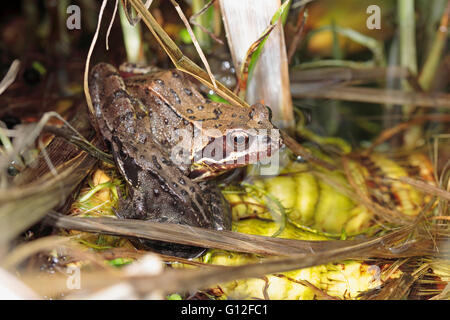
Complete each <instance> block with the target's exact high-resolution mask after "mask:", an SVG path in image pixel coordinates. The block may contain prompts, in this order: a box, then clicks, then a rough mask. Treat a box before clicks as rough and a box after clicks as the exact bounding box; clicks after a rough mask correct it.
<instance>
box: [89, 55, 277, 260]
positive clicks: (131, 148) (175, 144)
mask: <svg viewBox="0 0 450 320" xmlns="http://www.w3.org/2000/svg"><path fill="white" fill-rule="evenodd" d="M128 69H129V65H128ZM121 70H122V68H121ZM145 72H146V70H145V69H144V71H142V70H138V71H136V69H135V70H132V72H131V73H130V72H122V73H119V71H118V70H117V69H116V68H115V67H113V66H112V65H109V64H105V63H100V64H98V65H96V66H95V67H94V68H93V69H92V72H91V75H90V81H89V90H90V93H91V96H92V102H93V105H94V109H95V118H96V120H97V122H98V127H99V130H100V133H101V134H102V135H103V137H104V139H105V140H106V141H107V142H108V143H109V144H110V146H111V149H112V153H113V156H114V160H115V162H116V164H117V167H118V169H119V171H120V172H121V174H122V175H123V176H124V178H125V180H126V182H127V185H128V187H129V196H128V197H127V199H126V200H123V199H121V201H120V203H119V209H118V212H117V215H118V217H120V218H128V219H142V220H151V221H157V222H168V223H177V224H185V225H190V226H196V227H203V228H212V229H217V230H223V229H230V228H231V215H230V208H229V205H228V203H227V202H226V200H225V199H224V198H223V196H222V194H221V192H220V190H219V189H218V188H217V187H216V186H214V185H213V184H212V183H211V182H210V181H209V180H206V179H208V178H212V177H215V176H217V175H219V174H221V173H223V172H225V171H227V170H230V169H233V168H236V167H241V166H244V165H247V164H249V163H254V162H256V161H258V160H260V159H262V158H265V157H267V156H270V155H271V154H272V153H274V152H275V151H277V149H278V148H279V146H280V141H279V140H277V139H272V140H271V132H273V131H271V130H275V128H274V127H273V125H272V124H271V122H270V110H269V109H268V108H267V107H264V106H263V105H260V104H257V105H254V106H252V107H251V108H245V107H235V106H231V105H228V104H223V103H217V102H212V101H210V100H209V99H206V98H205V97H204V96H203V95H202V94H201V93H200V92H199V91H197V90H196V88H195V87H194V85H193V83H192V82H191V81H190V80H189V79H188V77H187V76H186V75H185V74H183V73H182V72H180V71H178V70H169V71H167V70H166V71H157V72H154V70H153V71H152V72H149V73H145ZM264 132H266V135H264ZM140 242H141V243H142V244H143V245H144V246H145V247H150V248H153V249H156V250H157V251H160V252H162V253H165V254H172V255H177V256H182V257H193V256H196V255H199V254H200V253H201V252H203V249H200V248H195V247H190V246H181V245H174V244H170V243H166V242H164V243H163V242H156V241H150V240H140Z"/></svg>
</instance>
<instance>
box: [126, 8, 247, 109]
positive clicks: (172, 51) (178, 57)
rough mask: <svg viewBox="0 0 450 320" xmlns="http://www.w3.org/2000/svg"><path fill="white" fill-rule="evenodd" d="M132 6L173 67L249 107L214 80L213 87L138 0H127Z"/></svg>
mask: <svg viewBox="0 0 450 320" xmlns="http://www.w3.org/2000/svg"><path fill="white" fill-rule="evenodd" d="M128 1H129V2H130V3H131V4H132V5H133V7H134V9H135V10H136V11H137V12H138V13H139V14H140V15H141V16H142V20H143V21H144V23H145V24H146V25H147V27H148V28H149V30H150V31H151V32H152V34H153V35H154V36H155V38H156V40H157V41H158V43H159V44H160V45H161V47H162V48H163V49H164V51H166V53H167V55H168V56H169V58H170V59H171V60H172V62H173V64H174V65H175V67H176V68H177V69H179V70H181V71H183V72H186V73H188V74H190V75H192V76H193V77H194V78H196V79H197V80H199V81H200V82H202V83H203V84H204V85H206V86H207V87H209V88H210V89H211V90H215V91H216V93H217V94H218V95H220V96H221V97H222V98H224V99H225V100H227V101H228V102H230V103H231V104H233V105H235V106H240V107H242V106H243V107H249V105H248V104H247V103H246V102H245V101H243V100H242V99H240V98H239V97H238V96H236V95H235V94H234V93H233V92H232V91H230V90H229V89H228V88H227V87H225V86H224V85H223V84H221V83H220V82H219V81H216V85H217V89H216V88H215V87H214V85H213V83H211V80H210V78H209V75H208V73H207V72H206V71H204V70H203V69H202V68H200V67H199V66H198V65H197V64H195V63H194V62H193V61H192V60H190V59H189V58H188V57H186V56H185V55H183V53H182V52H181V50H180V49H179V48H178V46H177V45H176V44H175V42H174V41H173V40H172V39H171V38H170V37H169V35H168V34H167V33H166V32H165V31H164V29H163V28H161V26H160V25H159V24H158V22H156V20H155V18H154V17H153V16H152V14H151V13H150V12H149V11H148V10H147V9H146V8H145V7H144V6H143V4H142V3H141V2H140V1H139V0H128Z"/></svg>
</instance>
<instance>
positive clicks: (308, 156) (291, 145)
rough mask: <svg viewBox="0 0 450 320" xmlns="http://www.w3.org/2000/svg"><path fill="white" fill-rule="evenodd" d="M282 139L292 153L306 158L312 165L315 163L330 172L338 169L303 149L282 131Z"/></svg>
mask: <svg viewBox="0 0 450 320" xmlns="http://www.w3.org/2000/svg"><path fill="white" fill-rule="evenodd" d="M281 137H282V138H283V142H284V143H285V144H286V146H287V147H288V148H289V149H290V150H292V152H293V153H294V154H295V155H296V156H299V157H302V158H304V159H305V160H307V161H310V162H311V163H314V164H316V165H318V166H321V167H323V168H325V169H328V170H331V171H333V170H336V167H335V166H334V165H333V164H331V163H329V162H326V161H324V160H322V159H319V158H317V157H315V156H314V155H312V154H311V153H310V152H309V151H307V150H306V149H305V148H304V147H302V146H301V145H300V144H299V143H298V142H297V141H295V139H293V138H292V137H290V136H289V135H288V134H287V133H286V132H285V131H283V130H282V131H281Z"/></svg>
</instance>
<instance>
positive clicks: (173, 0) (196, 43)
mask: <svg viewBox="0 0 450 320" xmlns="http://www.w3.org/2000/svg"><path fill="white" fill-rule="evenodd" d="M170 1H171V2H172V4H173V6H174V7H175V10H177V13H178V15H179V16H180V18H181V20H182V21H183V23H184V25H185V26H186V29H187V31H188V33H189V35H190V36H191V39H192V43H193V44H194V46H195V49H196V50H197V53H198V54H199V56H200V59H201V60H202V62H203V65H204V66H205V68H206V71H207V72H208V75H209V78H210V79H211V83H212V84H213V85H214V88H215V89H217V84H216V78H215V77H214V75H213V73H212V72H211V68H210V67H209V63H208V60H207V59H206V57H205V54H204V53H203V50H202V48H201V47H200V44H199V43H198V41H197V37H196V36H195V34H194V31H193V30H192V28H191V26H190V24H189V21H188V20H187V19H186V16H185V15H184V13H183V10H181V8H180V5H179V4H178V3H177V2H176V1H175V0H170Z"/></svg>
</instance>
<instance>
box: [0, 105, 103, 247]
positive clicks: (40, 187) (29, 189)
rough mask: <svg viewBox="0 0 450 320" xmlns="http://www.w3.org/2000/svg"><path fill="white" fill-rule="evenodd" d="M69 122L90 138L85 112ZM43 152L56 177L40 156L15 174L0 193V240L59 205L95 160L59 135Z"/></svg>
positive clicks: (2, 240) (11, 235)
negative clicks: (10, 184)
mask: <svg viewBox="0 0 450 320" xmlns="http://www.w3.org/2000/svg"><path fill="white" fill-rule="evenodd" d="M71 123H72V124H73V126H74V128H75V129H76V130H78V131H80V132H81V133H82V134H84V135H85V136H87V137H89V138H90V137H92V135H93V131H92V127H91V126H90V123H89V118H88V116H87V114H86V112H84V113H83V112H80V113H77V117H76V118H74V120H73V121H72V122H71ZM47 153H48V155H49V157H50V158H51V162H52V165H53V166H55V167H56V168H57V171H58V172H59V173H58V175H57V176H53V175H52V174H50V173H49V168H48V165H47V162H46V161H45V157H44V156H43V155H40V156H39V157H38V159H36V161H35V163H34V164H33V166H30V167H28V168H27V169H25V170H24V171H23V172H21V173H20V174H19V175H18V176H16V177H15V179H14V184H15V186H11V187H9V188H8V189H5V190H3V192H2V193H0V218H1V220H2V223H1V224H0V243H6V242H7V241H9V240H11V239H13V238H14V237H16V236H17V235H18V234H19V233H20V232H22V231H23V230H25V229H26V228H28V227H30V226H31V225H32V224H34V223H36V222H37V221H39V220H40V219H41V218H42V217H43V216H44V215H45V214H46V213H47V212H48V211H49V210H50V209H52V208H54V207H56V206H58V205H59V206H60V205H62V204H63V203H64V202H65V200H66V198H67V196H68V195H69V194H70V193H71V192H72V191H73V190H74V188H75V187H76V186H77V185H78V184H79V183H80V182H81V181H82V180H83V179H84V177H85V176H86V175H87V174H88V173H89V171H90V170H91V168H92V167H93V165H94V164H95V163H96V159H94V158H92V157H89V156H88V154H86V153H85V152H80V151H79V150H78V149H77V148H75V147H73V146H71V145H70V144H68V143H67V142H66V141H65V140H63V139H61V138H55V139H54V140H53V141H52V142H51V143H50V145H49V146H48V147H47Z"/></svg>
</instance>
